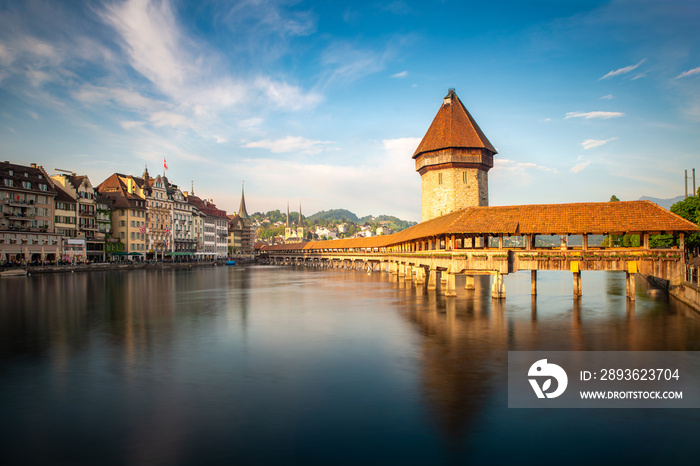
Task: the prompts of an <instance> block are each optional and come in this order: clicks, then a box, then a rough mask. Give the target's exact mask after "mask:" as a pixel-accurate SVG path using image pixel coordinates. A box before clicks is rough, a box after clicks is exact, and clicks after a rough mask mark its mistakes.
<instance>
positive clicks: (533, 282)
mask: <svg viewBox="0 0 700 466" xmlns="http://www.w3.org/2000/svg"><path fill="white" fill-rule="evenodd" d="M530 294H531V295H532V296H535V295H537V270H530Z"/></svg>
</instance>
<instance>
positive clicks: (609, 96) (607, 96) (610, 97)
mask: <svg viewBox="0 0 700 466" xmlns="http://www.w3.org/2000/svg"><path fill="white" fill-rule="evenodd" d="M613 98H614V96H613V95H612V94H608V95H604V96H603V97H601V98H600V100H612V99H613Z"/></svg>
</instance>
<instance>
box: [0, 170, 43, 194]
mask: <svg viewBox="0 0 700 466" xmlns="http://www.w3.org/2000/svg"><path fill="white" fill-rule="evenodd" d="M10 172H12V174H10ZM4 180H12V181H13V183H12V184H13V185H14V186H6V185H5V181H4ZM23 183H29V187H25V186H24V185H23ZM40 185H45V186H46V190H43V189H41V187H40ZM0 188H2V189H3V190H10V191H19V192H36V193H41V194H44V195H47V196H55V195H56V189H55V188H54V185H53V182H52V181H51V179H50V177H49V176H48V174H47V173H46V172H45V171H44V169H43V168H42V167H27V166H24V165H18V164H15V163H10V162H0Z"/></svg>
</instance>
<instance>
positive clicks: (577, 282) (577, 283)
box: [573, 271, 581, 298]
mask: <svg viewBox="0 0 700 466" xmlns="http://www.w3.org/2000/svg"><path fill="white" fill-rule="evenodd" d="M573 275H574V298H580V297H581V271H578V272H574V273H573Z"/></svg>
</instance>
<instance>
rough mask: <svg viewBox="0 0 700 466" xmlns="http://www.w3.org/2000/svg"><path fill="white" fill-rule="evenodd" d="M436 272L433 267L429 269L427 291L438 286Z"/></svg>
mask: <svg viewBox="0 0 700 466" xmlns="http://www.w3.org/2000/svg"><path fill="white" fill-rule="evenodd" d="M437 275H438V270H437V268H435V267H430V271H429V272H428V290H436V289H437V284H438V280H439V279H438V276H437Z"/></svg>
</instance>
